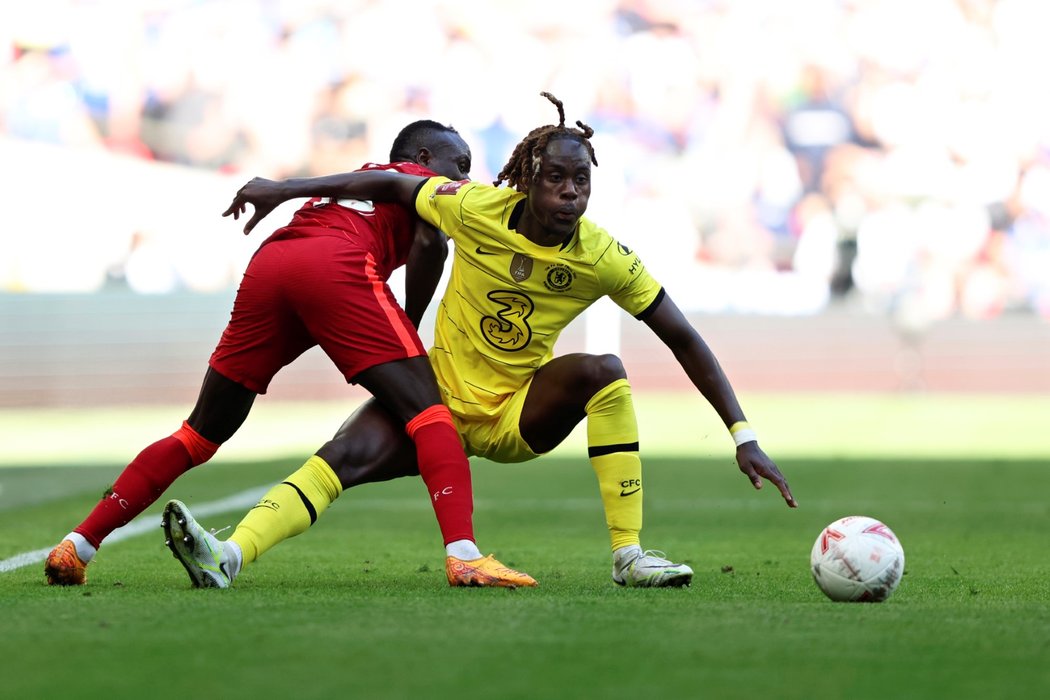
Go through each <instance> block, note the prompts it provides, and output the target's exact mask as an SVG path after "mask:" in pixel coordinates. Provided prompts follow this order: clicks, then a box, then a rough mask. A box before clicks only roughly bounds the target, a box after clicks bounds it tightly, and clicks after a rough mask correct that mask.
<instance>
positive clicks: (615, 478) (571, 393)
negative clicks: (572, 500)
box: [519, 353, 693, 587]
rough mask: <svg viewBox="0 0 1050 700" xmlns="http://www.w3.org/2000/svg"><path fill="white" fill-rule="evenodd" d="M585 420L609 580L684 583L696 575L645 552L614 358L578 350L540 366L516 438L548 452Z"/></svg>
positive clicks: (638, 477)
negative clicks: (608, 545)
mask: <svg viewBox="0 0 1050 700" xmlns="http://www.w3.org/2000/svg"><path fill="white" fill-rule="evenodd" d="M585 417H586V418H587V449H588V456H589V457H590V460H591V465H592V466H593V467H594V472H595V475H596V476H597V477H598V486H599V489H600V491H601V496H602V504H603V506H604V507H605V518H606V523H607V524H608V526H609V534H610V538H611V541H612V550H613V572H612V577H613V581H614V582H616V583H617V584H618V585H621V586H638V587H673V586H685V585H689V583H690V582H691V581H692V577H693V570H692V569H691V568H690V567H688V566H686V565H685V564H675V563H673V562H671V561H669V560H667V559H665V558H664V556H663V553H662V552H654V551H649V550H642V547H641V545H640V532H641V529H642V465H641V460H640V459H639V456H638V427H637V422H636V420H635V414H634V404H633V401H632V399H631V390H630V385H629V384H628V382H627V373H626V371H625V370H624V368H623V364H622V363H621V362H620V359H619V358H618V357H616V356H615V355H589V354H584V353H576V354H571V355H563V356H561V357H558V358H555V359H553V360H551V361H550V362H549V363H547V364H546V365H544V366H543V367H541V368H540V370H539V371H538V372H537V373H536V376H535V377H534V378H533V380H532V385H531V386H530V387H529V394H528V396H527V397H526V399H525V404H524V406H523V408H522V414H521V419H520V423H519V428H520V430H521V436H522V438H524V439H525V441H526V442H527V443H528V444H529V446H530V447H531V448H532V449H533V451H535V452H537V453H543V452H549V451H550V450H552V449H554V448H555V447H556V446H557V445H559V444H560V443H561V442H562V441H563V440H564V439H565V438H566V437H568V435H569V433H570V432H572V430H573V428H575V426H576V425H577V424H578V423H579V422H580V421H581V420H583V419H584V418H585Z"/></svg>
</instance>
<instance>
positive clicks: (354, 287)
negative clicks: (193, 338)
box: [209, 236, 426, 394]
mask: <svg viewBox="0 0 1050 700" xmlns="http://www.w3.org/2000/svg"><path fill="white" fill-rule="evenodd" d="M314 345H320V346H321V349H322V350H324V352H325V354H327V355H328V357H330V358H331V360H332V362H334V363H335V366H336V367H338V368H339V371H340V372H342V373H343V377H345V378H346V381H347V382H353V380H354V377H355V376H357V375H358V374H359V373H360V372H362V371H364V370H366V369H368V368H369V367H373V366H375V365H378V364H382V363H384V362H391V361H394V360H401V359H405V358H408V357H419V356H422V355H425V353H426V350H425V349H424V348H423V344H422V342H421V341H420V339H419V335H418V334H417V333H416V329H415V328H414V327H413V325H412V323H411V321H409V320H408V316H406V315H405V312H404V310H403V309H402V308H401V306H400V305H399V304H398V303H397V300H396V299H395V298H394V295H393V293H392V292H391V291H390V287H389V286H388V285H387V283H386V279H385V278H384V277H382V276H381V275H380V274H379V273H378V272H377V271H376V266H375V261H374V260H373V258H372V255H371V254H369V253H368V251H365V250H362V249H361V248H360V247H359V246H356V245H354V244H352V243H350V242H349V241H347V240H346V239H344V238H338V237H335V236H314V237H308V238H293V239H287V240H276V241H271V242H269V243H267V244H266V245H264V246H262V247H261V248H259V250H258V251H256V253H255V256H254V257H253V258H252V260H251V262H250V263H249V264H248V269H247V270H245V272H244V278H243V279H242V280H241V286H240V288H239V289H238V290H237V297H236V299H235V300H234V302H233V311H232V312H231V314H230V322H229V324H228V325H227V326H226V330H224V331H223V334H222V338H221V339H220V340H219V344H218V346H217V347H216V348H215V352H214V353H212V356H211V360H210V361H209V364H210V365H211V367H212V368H214V369H215V370H216V371H217V372H219V374H221V375H223V376H224V377H227V378H229V379H232V380H234V381H236V382H238V383H240V384H242V385H243V386H245V387H247V388H248V389H251V390H252V391H254V392H256V393H259V394H265V393H266V388H267V386H269V384H270V380H271V379H273V376H274V375H275V374H277V372H278V370H280V369H281V368H282V367H284V366H285V365H287V364H289V363H290V362H292V360H294V359H295V358H297V357H299V355H301V354H303V353H304V352H305V351H306V350H308V349H310V348H311V347H313V346H314Z"/></svg>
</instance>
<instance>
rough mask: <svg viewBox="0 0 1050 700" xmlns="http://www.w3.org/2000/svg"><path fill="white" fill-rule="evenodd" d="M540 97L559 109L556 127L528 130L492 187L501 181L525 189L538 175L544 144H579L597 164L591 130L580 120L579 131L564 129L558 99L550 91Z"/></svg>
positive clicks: (521, 190)
mask: <svg viewBox="0 0 1050 700" xmlns="http://www.w3.org/2000/svg"><path fill="white" fill-rule="evenodd" d="M540 94H541V95H543V96H544V97H546V98H547V99H548V100H550V101H551V103H553V104H554V106H555V107H557V108H558V125H557V126H555V125H554V124H548V125H546V126H540V127H536V128H535V129H533V130H532V131H530V132H529V135H528V136H526V137H525V138H524V139H522V140H521V142H520V143H518V145H517V146H515V147H514V152H513V153H511V154H510V160H508V161H507V164H506V165H504V166H503V169H502V170H500V171H499V175H497V176H496V181H495V182H493V183H492V184H493V185H497V186H498V185H499V184H500V183H501V182H504V181H506V183H507V184H508V185H510V186H511V187H513V188H514V189H516V190H518V191H519V192H524V191H525V190H527V189H528V188H529V184H530V183H531V182H532V181H533V180H534V179H535V178H536V176H537V175H539V173H540V167H541V165H542V164H543V153H544V151H546V150H547V144H548V143H550V142H551V141H553V140H556V139H573V140H575V141H579V142H580V143H582V144H583V145H584V147H585V148H586V149H587V154H588V155H589V156H590V157H591V162H592V163H594V164H595V165H598V160H597V159H596V158H595V157H594V146H592V145H591V142H590V138H591V136H593V135H594V129H592V128H591V127H589V126H587V125H586V124H584V123H583V122H581V121H577V122H576V126H578V127H580V128H579V129H574V128H573V127H571V126H565V107H564V106H562V103H561V100H559V99H558V98H557V97H555V96H554V95H552V94H550V93H549V92H541V93H540Z"/></svg>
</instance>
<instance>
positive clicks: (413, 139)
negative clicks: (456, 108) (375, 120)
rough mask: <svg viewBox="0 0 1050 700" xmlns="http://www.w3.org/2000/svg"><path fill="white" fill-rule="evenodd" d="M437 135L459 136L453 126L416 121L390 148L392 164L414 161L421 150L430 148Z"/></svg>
mask: <svg viewBox="0 0 1050 700" xmlns="http://www.w3.org/2000/svg"><path fill="white" fill-rule="evenodd" d="M435 134H459V132H458V131H456V130H455V129H453V128H452V127H451V126H445V125H444V124H439V123H438V122H436V121H433V120H432V119H420V120H419V121H414V122H412V123H411V124H409V125H408V126H406V127H405V128H404V129H402V130H401V133H399V134H398V135H397V138H395V139H394V143H393V145H391V146H390V162H391V163H400V162H402V161H409V160H412V161H414V160H415V159H416V154H418V153H419V149H421V148H430V147H431V144H432V141H431V139H433V137H434V135H435Z"/></svg>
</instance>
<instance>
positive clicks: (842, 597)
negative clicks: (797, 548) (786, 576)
mask: <svg viewBox="0 0 1050 700" xmlns="http://www.w3.org/2000/svg"><path fill="white" fill-rule="evenodd" d="M809 564H810V568H811V569H812V570H813V580H814V581H816V582H817V586H818V587H819V588H820V590H822V591H824V594H825V595H827V597H828V598H831V599H832V600H835V601H840V602H847V601H857V602H865V603H878V602H881V601H883V600H886V599H887V598H889V597H890V596H891V595H892V594H893V591H895V590H896V589H897V586H898V584H900V582H901V575H902V574H903V573H904V548H903V547H901V543H900V541H899V540H898V539H897V536H896V535H895V534H893V531H892V530H890V529H889V528H888V527H886V524H885V523H883V522H881V521H879V520H876V519H875V518H869V517H867V516H864V515H851V516H848V517H845V518H840V519H839V520H836V521H835V522H833V523H831V524H830V525H828V526H827V527H826V528H824V529H823V530H821V532H820V535H819V536H818V537H817V541H816V542H814V543H813V551H812V552H810V556H809Z"/></svg>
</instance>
